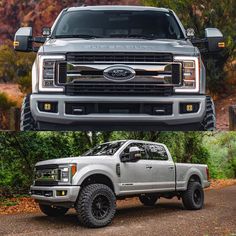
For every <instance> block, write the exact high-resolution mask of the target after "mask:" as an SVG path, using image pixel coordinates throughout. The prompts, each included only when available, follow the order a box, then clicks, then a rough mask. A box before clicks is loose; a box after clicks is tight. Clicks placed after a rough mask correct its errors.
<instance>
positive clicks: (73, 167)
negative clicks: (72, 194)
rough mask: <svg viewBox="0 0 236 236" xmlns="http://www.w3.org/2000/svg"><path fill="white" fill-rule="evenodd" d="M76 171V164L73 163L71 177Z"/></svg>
mask: <svg viewBox="0 0 236 236" xmlns="http://www.w3.org/2000/svg"><path fill="white" fill-rule="evenodd" d="M76 172H77V166H76V165H75V164H73V165H72V166H71V176H72V177H73V176H74V175H75V174H76Z"/></svg>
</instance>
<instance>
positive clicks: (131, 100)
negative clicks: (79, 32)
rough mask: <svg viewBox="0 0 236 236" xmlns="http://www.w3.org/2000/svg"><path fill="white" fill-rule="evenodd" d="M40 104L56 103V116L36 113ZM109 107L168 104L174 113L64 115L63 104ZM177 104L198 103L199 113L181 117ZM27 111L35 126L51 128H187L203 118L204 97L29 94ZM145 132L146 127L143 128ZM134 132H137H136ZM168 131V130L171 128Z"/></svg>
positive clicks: (38, 111) (64, 108) (204, 108)
mask: <svg viewBox="0 0 236 236" xmlns="http://www.w3.org/2000/svg"><path fill="white" fill-rule="evenodd" d="M39 102H57V103H58V111H57V113H49V112H43V111H40V110H39V107H38V103H39ZM76 102H77V103H78V102H79V103H89V104H92V103H106V104H107V103H108V104H109V103H110V104H115V103H119V104H141V103H142V104H146V103H148V104H150V103H152V104H155V103H158V104H166V103H171V104H172V109H173V112H172V114H171V115H148V114H131V113H129V114H123V113H107V114H106V113H102V114H101V113H100V114H99V113H92V114H87V115H69V114H66V107H65V104H66V103H76ZM180 103H199V110H198V111H197V112H196V113H188V114H180ZM30 107H31V112H32V116H33V118H34V120H35V121H36V123H38V124H40V123H41V124H48V128H49V127H50V124H51V125H52V126H51V127H52V130H54V129H53V125H59V126H61V127H63V126H65V127H68V126H76V125H81V126H84V127H86V125H88V127H92V126H91V125H92V124H96V125H97V126H98V127H101V126H102V125H104V126H109V125H112V124H115V125H119V124H120V125H121V126H127V125H135V126H138V125H139V126H140V125H142V127H143V126H146V125H147V126H150V125H153V126H154V127H155V126H158V125H159V126H160V127H162V128H163V127H165V126H181V125H190V124H200V123H201V122H202V121H203V119H204V116H205V111H206V96H205V95H191V96H190V95H175V96H166V97H133V96H132V97H129V96H126V97H125V96H122V97H119V96H66V95H60V94H54V95H48V94H32V95H31V99H30ZM144 128H145V127H144ZM135 129H137V128H135ZM170 129H171V128H170Z"/></svg>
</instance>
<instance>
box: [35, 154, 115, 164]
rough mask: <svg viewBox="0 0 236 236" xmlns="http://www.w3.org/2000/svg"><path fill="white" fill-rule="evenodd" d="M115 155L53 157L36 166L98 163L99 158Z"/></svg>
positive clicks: (108, 157) (109, 157)
mask: <svg viewBox="0 0 236 236" xmlns="http://www.w3.org/2000/svg"><path fill="white" fill-rule="evenodd" d="M112 157H113V156H79V157H68V158H58V159H51V160H47V161H40V162H38V163H37V164H36V165H35V166H43V165H52V164H57V165H60V164H72V163H75V164H79V163H83V162H87V161H89V162H91V163H93V162H94V163H96V162H99V160H102V159H103V160H104V159H111V158H112Z"/></svg>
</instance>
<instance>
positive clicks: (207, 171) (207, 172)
mask: <svg viewBox="0 0 236 236" xmlns="http://www.w3.org/2000/svg"><path fill="white" fill-rule="evenodd" d="M206 174H207V180H209V179H210V173H209V169H208V168H206Z"/></svg>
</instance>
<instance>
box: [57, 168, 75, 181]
mask: <svg viewBox="0 0 236 236" xmlns="http://www.w3.org/2000/svg"><path fill="white" fill-rule="evenodd" d="M76 172H77V165H76V164H71V165H61V166H59V175H60V176H59V180H60V181H59V182H61V183H71V182H72V178H73V176H74V175H75V174H76Z"/></svg>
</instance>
